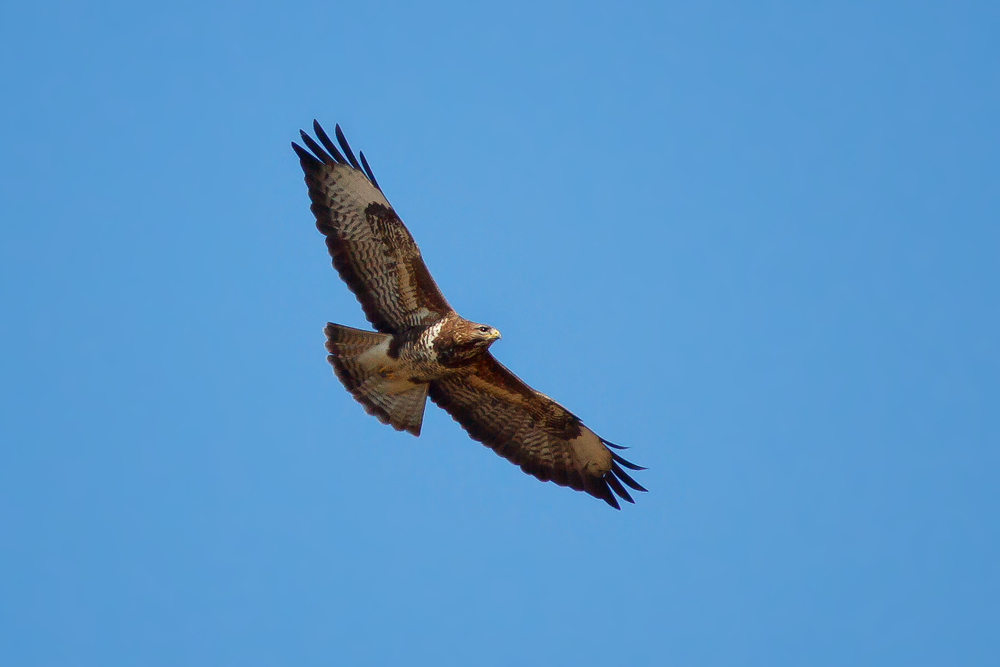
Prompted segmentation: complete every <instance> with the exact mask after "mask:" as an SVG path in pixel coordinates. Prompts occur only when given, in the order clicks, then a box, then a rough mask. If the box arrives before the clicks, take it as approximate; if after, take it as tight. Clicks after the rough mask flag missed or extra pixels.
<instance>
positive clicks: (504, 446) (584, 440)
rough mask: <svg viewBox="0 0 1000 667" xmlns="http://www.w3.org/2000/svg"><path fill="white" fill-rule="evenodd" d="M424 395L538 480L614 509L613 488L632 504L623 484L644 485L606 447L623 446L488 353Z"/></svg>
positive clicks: (440, 382) (625, 463)
mask: <svg viewBox="0 0 1000 667" xmlns="http://www.w3.org/2000/svg"><path fill="white" fill-rule="evenodd" d="M429 395H430V397H431V400H432V401H434V402H435V403H437V404H438V405H439V406H441V407H442V408H444V409H445V410H446V411H447V412H448V414H450V415H451V416H452V417H453V418H454V419H455V421H457V422H458V423H459V424H461V425H462V428H464V429H465V430H466V431H468V433H469V435H470V436H472V438H473V439H475V440H478V441H479V442H481V443H483V444H484V445H486V446H487V447H490V448H492V449H493V451H495V452H496V453H497V454H499V455H500V456H502V457H504V458H505V459H507V460H508V461H510V462H512V463H515V464H517V465H519V466H521V470H523V471H524V472H526V473H528V474H531V475H534V476H535V477H537V478H538V479H540V480H542V481H543V482H547V481H553V482H555V483H556V484H559V485H561V486H568V487H570V488H573V489H576V490H577V491H586V492H587V493H589V494H590V495H592V496H594V497H596V498H600V499H601V500H603V501H605V502H606V503H608V504H609V505H611V506H612V507H614V508H615V509H620V508H619V505H618V501H617V500H616V499H615V496H614V494H612V493H611V491H612V489H613V490H614V492H615V493H616V494H618V496H619V497H621V498H622V499H623V500H627V501H628V502H630V503H631V502H634V501H633V500H632V497H631V496H630V495H629V493H628V491H626V490H625V487H624V486H622V482H624V483H625V484H627V485H628V486H630V487H632V488H633V489H635V490H636V491H645V490H646V489H644V488H642V486H640V485H639V484H638V483H637V482H636V481H635V480H634V479H632V478H631V477H630V476H629V475H628V474H627V473H626V472H625V471H624V470H622V466H624V467H626V468H630V469H632V470H643V468H641V467H639V466H637V465H634V464H632V463H629V462H628V461H626V460H625V459H623V458H622V457H621V456H619V455H618V454H616V453H615V452H613V451H612V450H611V449H609V447H612V448H615V449H622V448H621V447H618V446H617V445H613V444H611V443H609V442H608V441H607V440H604V439H603V438H601V437H600V436H598V435H597V434H596V433H594V432H593V431H591V430H590V429H589V428H587V427H586V426H584V425H583V422H581V421H580V419H579V418H578V417H576V416H575V415H574V414H572V413H571V412H569V411H568V410H567V409H566V408H564V407H562V406H561V405H559V404H558V403H556V402H555V401H553V400H552V399H551V398H549V397H548V396H545V395H544V394H541V393H539V392H537V391H535V390H534V389H532V388H531V387H529V386H528V385H526V384H525V383H524V382H522V381H521V380H520V379H519V378H518V377H517V376H516V375H514V374H513V373H511V372H510V371H509V370H507V369H506V368H505V367H504V366H503V365H502V364H501V363H500V362H499V361H497V360H496V359H495V358H494V357H493V355H491V354H489V353H487V354H485V355H483V356H482V357H481V358H480V360H479V362H477V363H476V364H475V365H473V366H470V367H469V369H468V370H467V371H466V372H464V373H461V374H458V375H454V376H451V377H448V378H447V379H445V380H435V381H434V382H431V384H430V391H429Z"/></svg>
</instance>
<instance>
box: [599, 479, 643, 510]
mask: <svg viewBox="0 0 1000 667" xmlns="http://www.w3.org/2000/svg"><path fill="white" fill-rule="evenodd" d="M604 480H605V481H606V482H607V483H608V485H609V486H610V487H611V488H612V489H613V490H614V492H615V493H617V494H618V496H619V497H620V498H621V499H622V500H624V501H626V502H630V503H632V504H633V505H635V501H634V500H632V496H630V495H629V494H628V491H626V490H625V487H624V486H622V484H621V482H619V481H618V479H617V478H616V477H615V476H614V475H613V474H609V475H605V476H604Z"/></svg>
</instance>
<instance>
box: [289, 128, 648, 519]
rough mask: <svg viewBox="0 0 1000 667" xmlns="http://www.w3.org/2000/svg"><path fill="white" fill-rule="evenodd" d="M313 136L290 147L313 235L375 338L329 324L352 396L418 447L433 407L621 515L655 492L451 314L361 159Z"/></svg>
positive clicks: (487, 329)
mask: <svg viewBox="0 0 1000 667" xmlns="http://www.w3.org/2000/svg"><path fill="white" fill-rule="evenodd" d="M313 130H314V131H315V133H316V137H317V138H318V139H319V143H317V142H316V141H315V140H314V139H313V138H312V137H310V136H309V135H308V134H306V133H305V132H300V134H301V135H302V142H303V143H304V144H305V145H306V146H307V147H308V150H306V149H305V148H303V147H302V146H299V145H298V144H296V143H294V142H292V148H293V149H294V150H295V153H296V154H297V155H298V156H299V161H300V163H301V165H302V170H303V171H304V172H305V180H306V185H307V186H308V187H309V198H310V199H311V200H312V212H313V214H314V215H315V216H316V226H317V228H318V229H319V231H320V232H321V233H322V234H323V235H324V236H326V246H327V249H328V250H329V251H330V256H331V257H332V258H333V266H334V267H335V268H336V269H337V271H338V272H339V273H340V277H341V278H342V279H343V280H344V282H346V283H347V286H348V287H349V288H350V289H351V291H352V292H354V294H355V296H356V297H357V299H358V301H359V302H360V303H361V308H362V309H363V310H364V312H365V316H366V317H367V318H368V321H369V322H371V323H372V326H374V327H375V331H363V330H361V329H353V328H351V327H345V326H341V325H339V324H332V323H328V324H327V325H326V330H325V332H326V339H327V340H326V349H327V351H328V352H329V353H330V355H329V356H328V357H327V360H328V361H329V362H330V364H331V365H332V366H333V370H334V372H335V373H336V375H337V377H338V378H339V379H340V381H341V382H342V383H343V384H344V387H346V388H347V390H348V391H349V392H350V393H351V395H352V396H354V398H355V399H357V401H358V402H359V403H361V405H363V406H364V408H365V410H366V411H367V412H368V413H369V414H372V415H374V416H375V417H377V418H378V419H379V421H381V422H383V423H385V424H390V425H391V426H392V427H393V428H395V429H396V430H399V431H407V432H408V433H412V434H413V435H415V436H419V435H420V424H421V422H422V421H423V417H424V405H425V402H426V398H427V396H430V398H431V400H432V401H434V402H435V403H437V404H438V405H439V406H440V407H442V408H444V409H445V410H446V411H447V412H448V414H450V415H451V416H452V418H454V419H455V421H457V422H458V423H459V424H461V426H462V428H464V429H465V430H466V431H467V432H468V433H469V435H470V436H472V438H473V439H475V440H478V441H479V442H482V443H483V444H484V445H486V446H488V447H490V448H492V449H493V451H495V452H496V453H497V454H499V455H500V456H502V457H504V458H505V459H507V460H508V461H511V462H512V463H515V464H517V465H519V466H520V467H521V470H523V471H524V472H526V473H529V474H531V475H534V476H535V477H537V478H538V479H540V480H542V481H543V482H544V481H553V482H555V483H556V484H559V485H561V486H568V487H571V488H573V489H576V490H578V491H586V492H587V493H589V494H590V495H592V496H594V497H596V498H600V499H601V500H604V501H605V502H606V503H608V504H609V505H611V506H612V507H614V508H615V509H620V507H619V505H618V501H617V499H616V498H615V494H617V495H618V496H619V497H620V498H622V499H623V500H626V501H628V502H630V503H631V502H634V501H633V500H632V497H631V496H630V495H629V493H628V491H627V490H626V489H625V487H624V486H622V483H624V484H626V485H628V486H630V487H631V488H633V489H635V490H637V491H645V490H646V489H644V488H642V486H640V485H639V484H638V482H636V481H635V480H634V479H632V478H631V477H630V476H629V475H628V473H626V472H625V471H624V470H623V469H622V466H624V467H626V468H629V469H631V470H643V468H642V467H640V466H637V465H635V464H633V463H629V462H628V461H626V460H625V459H624V458H622V457H621V456H619V455H618V454H617V453H616V452H615V451H613V450H614V449H624V448H623V447H620V446H618V445H615V444H612V443H610V442H608V441H607V440H605V439H604V438H601V437H600V436H598V435H597V434H596V433H594V432H593V431H591V430H590V429H589V428H587V427H586V426H584V425H583V422H581V421H580V419H579V418H578V417H577V416H576V415H574V414H572V413H571V412H569V411H568V410H567V409H566V408H564V407H563V406H561V405H559V404H558V403H556V402H555V401H553V400H552V399H551V398H549V397H548V396H546V395H545V394H542V393H540V392H537V391H535V390H534V389H532V388H531V387H529V386H528V385H526V384H525V383H524V382H522V381H521V380H520V379H518V378H517V376H515V375H514V374H513V373H511V372H510V371H509V370H507V369H506V368H504V366H503V365H501V364H500V362H498V361H497V360H496V359H495V358H494V357H493V355H492V354H490V352H489V348H490V345H492V344H493V343H494V342H496V341H497V340H499V339H500V332H499V331H497V330H496V329H494V328H493V327H491V326H489V325H486V324H478V323H476V322H470V321H469V320H466V319H464V318H462V317H460V316H459V315H458V313H456V312H455V311H454V310H453V309H452V308H451V306H449V305H448V302H447V301H445V298H444V296H443V295H442V294H441V291H440V290H439V289H438V286H437V285H436V284H435V283H434V279H433V278H431V274H430V273H429V272H428V271H427V267H426V266H424V262H423V259H421V257H420V251H419V250H418V249H417V244H416V243H414V241H413V237H412V236H410V232H409V231H407V229H406V227H405V226H403V222H402V221H401V220H400V219H399V216H397V215H396V212H395V211H393V209H392V206H390V205H389V202H388V201H387V200H386V198H385V196H384V195H383V194H382V189H381V188H380V187H379V184H378V182H377V181H376V180H375V175H374V174H372V170H371V168H370V167H369V166H368V161H367V160H366V159H365V155H364V153H361V161H360V162H358V159H357V158H356V157H354V153H353V152H352V151H351V147H350V146H349V145H348V143H347V140H346V139H345V138H344V133H343V132H341V130H340V126H339V125H338V126H337V128H336V136H337V143H339V144H340V150H338V149H337V146H335V145H334V143H333V142H332V141H331V140H330V137H329V136H328V135H327V134H326V132H324V131H323V128H322V127H320V125H319V123H317V122H315V121H313ZM341 151H343V152H341ZM612 491H614V493H612Z"/></svg>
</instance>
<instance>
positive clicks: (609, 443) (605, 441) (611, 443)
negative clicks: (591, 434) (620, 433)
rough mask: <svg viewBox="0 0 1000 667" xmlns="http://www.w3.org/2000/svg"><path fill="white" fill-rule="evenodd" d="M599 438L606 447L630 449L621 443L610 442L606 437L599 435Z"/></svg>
mask: <svg viewBox="0 0 1000 667" xmlns="http://www.w3.org/2000/svg"><path fill="white" fill-rule="evenodd" d="M598 440H600V441H601V442H602V443H603V444H604V445H605V446H606V447H610V448H611V449H628V447H622V446H621V445H616V444H615V443H613V442H609V441H608V440H605V439H604V438H601V437H598Z"/></svg>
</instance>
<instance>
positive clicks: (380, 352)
mask: <svg viewBox="0 0 1000 667" xmlns="http://www.w3.org/2000/svg"><path fill="white" fill-rule="evenodd" d="M324 331H325V333H326V349H327V351H328V352H329V353H330V356H328V357H327V358H326V359H327V361H329V362H330V365H331V366H333V371H334V373H336V374H337V378H338V379H339V380H340V381H341V383H343V385H344V387H345V388H346V389H347V390H348V391H349V392H351V395H352V396H354V398H355V399H356V400H357V401H358V402H359V403H361V405H362V406H364V408H365V411H366V412H368V414H370V415H374V416H375V417H376V418H378V420H379V421H381V422H382V423H383V424H389V425H391V426H392V427H393V428H394V429H396V430H397V431H406V432H408V433H412V434H413V435H420V425H421V423H422V422H423V420H424V405H425V403H426V398H427V385H426V384H416V383H412V382H409V381H408V380H406V379H403V378H400V377H399V376H397V375H396V374H395V373H394V372H393V369H394V367H395V366H396V364H397V363H398V362H397V361H396V360H394V359H390V358H389V356H388V355H387V354H386V351H387V350H388V340H389V339H390V338H391V336H390V335H389V334H382V333H376V332H374V331H364V330H362V329H354V328H351V327H345V326H341V325H339V324H332V323H327V325H326V329H325V330H324ZM380 346H381V349H380Z"/></svg>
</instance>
